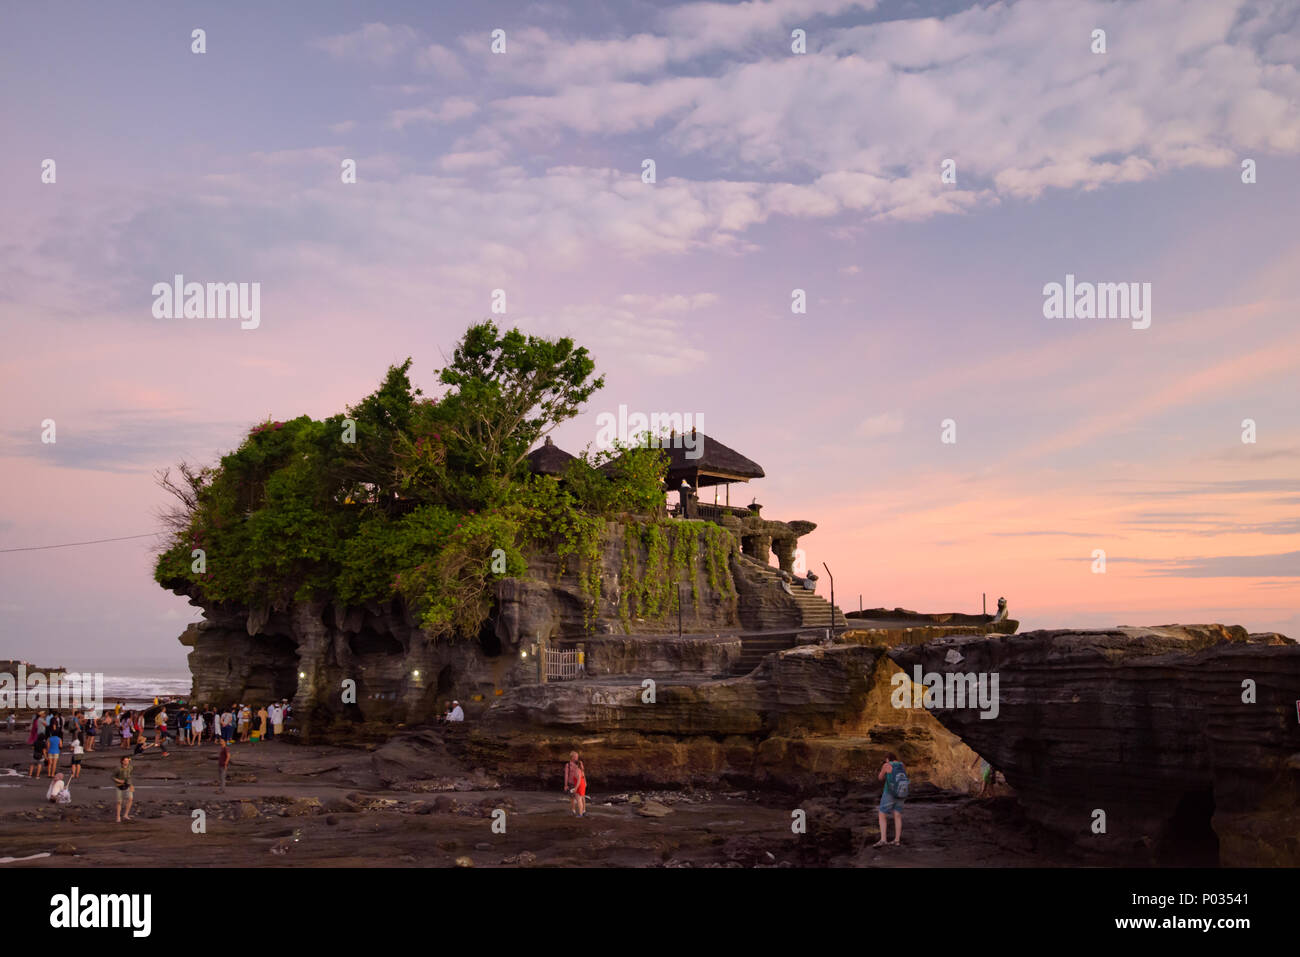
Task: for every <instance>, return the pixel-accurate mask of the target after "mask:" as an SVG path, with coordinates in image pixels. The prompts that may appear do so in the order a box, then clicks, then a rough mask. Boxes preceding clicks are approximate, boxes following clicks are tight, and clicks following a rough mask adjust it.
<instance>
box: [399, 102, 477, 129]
mask: <svg viewBox="0 0 1300 957" xmlns="http://www.w3.org/2000/svg"><path fill="white" fill-rule="evenodd" d="M477 112H478V104H476V103H475V102H474V101H473V100H470V99H466V98H465V97H463V96H449V97H447V99H445V100H443V101H442V103H440V104H439V105H438V106H436V107H433V106H417V107H410V108H406V109H400V110H393V111H392V112H391V113H390V114H388V126H389V128H390V129H394V130H401V129H404V128H406V127H407V126H411V125H412V124H415V123H455V122H456V121H457V120H463V119H466V118H468V117H471V116H473V115H474V114H475V113H477Z"/></svg>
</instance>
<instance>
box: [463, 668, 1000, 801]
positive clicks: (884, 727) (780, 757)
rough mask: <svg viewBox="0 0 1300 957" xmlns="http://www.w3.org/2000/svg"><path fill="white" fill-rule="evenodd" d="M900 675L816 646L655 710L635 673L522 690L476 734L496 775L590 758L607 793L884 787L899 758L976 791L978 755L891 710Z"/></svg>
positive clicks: (927, 719)
mask: <svg viewBox="0 0 1300 957" xmlns="http://www.w3.org/2000/svg"><path fill="white" fill-rule="evenodd" d="M897 670H898V669H897V667H896V666H895V665H894V664H893V662H891V661H890V660H889V659H888V658H887V657H886V655H885V649H884V648H880V647H869V646H865V645H855V644H844V645H833V646H829V647H823V646H817V645H810V646H803V647H798V648H791V649H789V650H787V651H783V652H781V653H779V654H776V655H773V656H771V657H769V658H767V659H765V660H764V661H763V663H762V664H761V665H760V666H759V667H758V668H756V669H755V670H754V671H753V672H752V673H751V674H749V675H746V676H743V677H736V678H728V679H723V680H696V681H688V680H683V679H681V678H680V677H679V678H677V679H675V680H672V681H671V682H668V681H656V682H655V686H654V700H653V702H651V701H650V700H649V696H648V694H647V690H648V689H647V688H645V687H644V686H643V684H642V679H641V676H638V675H635V674H632V675H626V676H624V678H623V680H621V681H614V680H609V681H583V682H561V683H550V684H545V685H529V686H522V687H517V688H513V689H511V690H510V691H508V692H507V693H506V694H505V695H504V696H503V697H502V698H501V699H500V700H499V701H498V702H497V703H496V704H494V705H493V707H492V708H490V709H489V710H488V712H487V713H486V714H485V715H484V716H483V718H482V720H481V721H480V722H479V723H478V724H477V725H476V726H475V727H474V728H473V729H471V738H470V751H471V753H472V755H473V757H474V759H475V760H476V761H479V762H482V763H485V764H488V765H490V766H491V767H492V768H493V769H494V773H496V774H499V775H502V776H505V777H509V778H513V779H515V780H520V781H528V782H537V783H541V784H549V783H553V782H552V781H551V779H552V778H554V776H555V773H556V769H557V768H558V767H559V764H560V763H563V761H564V760H565V758H566V757H567V755H568V752H569V751H570V750H573V749H577V750H579V751H581V752H582V754H583V756H584V760H585V761H586V762H587V767H588V774H589V776H591V777H592V779H593V780H596V779H599V780H600V781H601V786H602V787H604V786H609V787H622V786H655V785H665V786H666V785H673V786H682V785H685V784H694V785H700V786H712V785H718V784H728V783H730V784H738V785H756V786H774V787H780V788H787V789H791V790H815V789H817V788H825V787H831V786H840V787H862V788H866V789H869V790H879V788H880V785H879V784H878V783H877V782H876V771H877V769H878V768H879V767H880V764H881V762H882V761H883V760H884V756H885V753H886V752H887V751H891V750H892V751H894V752H896V753H898V754H899V755H900V757H901V758H902V760H903V761H904V762H905V763H907V764H908V767H909V773H910V774H911V776H912V777H913V779H914V780H918V781H921V782H929V783H933V784H936V785H939V786H942V787H958V788H963V787H967V786H969V785H971V784H972V783H973V782H974V781H975V772H974V771H973V769H972V768H971V763H972V760H973V758H974V755H973V753H972V752H971V751H970V750H969V749H967V748H966V747H965V746H964V745H962V743H961V742H960V740H959V739H958V738H957V737H956V736H955V735H953V734H951V733H950V732H948V731H946V730H944V728H942V727H941V726H940V725H939V724H938V722H936V721H935V720H934V718H933V717H931V716H930V715H929V714H927V713H926V712H925V711H923V710H901V709H896V708H894V707H893V706H892V705H891V703H890V690H891V684H890V676H891V675H892V674H893V673H895V672H896V671H897ZM646 677H653V676H650V675H646ZM557 762H558V763H557Z"/></svg>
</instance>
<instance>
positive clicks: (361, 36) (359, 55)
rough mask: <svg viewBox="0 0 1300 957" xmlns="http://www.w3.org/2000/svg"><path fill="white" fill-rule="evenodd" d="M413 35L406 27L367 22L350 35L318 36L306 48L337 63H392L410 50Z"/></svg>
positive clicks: (414, 34)
mask: <svg viewBox="0 0 1300 957" xmlns="http://www.w3.org/2000/svg"><path fill="white" fill-rule="evenodd" d="M415 42H416V33H415V31H414V30H412V29H411V28H410V27H407V26H389V25H388V24H386V23H367V24H365V25H364V26H362V27H360V28H358V29H356V30H353V31H352V32H351V33H340V34H337V35H335V36H329V37H319V38H317V39H315V40H312V41H311V43H310V45H311V46H313V47H315V48H316V49H318V50H324V51H325V52H326V53H328V54H329V55H330V56H332V57H334V58H335V59H337V60H351V61H363V62H367V63H371V64H374V65H376V66H385V65H387V64H390V63H392V62H393V61H394V60H396V59H397V58H398V57H399V56H401V55H402V54H404V53H406V52H407V51H408V50H410V49H411V48H412V47H413V46H414V44H415Z"/></svg>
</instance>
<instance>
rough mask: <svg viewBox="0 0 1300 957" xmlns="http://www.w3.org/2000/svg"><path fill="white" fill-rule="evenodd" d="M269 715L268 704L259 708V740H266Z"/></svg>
mask: <svg viewBox="0 0 1300 957" xmlns="http://www.w3.org/2000/svg"><path fill="white" fill-rule="evenodd" d="M269 717H270V716H269V715H268V714H267V713H266V705H262V707H260V708H258V709H257V738H258V740H259V741H265V740H266V726H267V724H268V723H269Z"/></svg>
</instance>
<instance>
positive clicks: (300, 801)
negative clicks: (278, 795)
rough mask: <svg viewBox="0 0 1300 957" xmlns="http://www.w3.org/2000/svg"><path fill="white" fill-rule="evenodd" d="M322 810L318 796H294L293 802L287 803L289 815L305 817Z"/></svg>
mask: <svg viewBox="0 0 1300 957" xmlns="http://www.w3.org/2000/svg"><path fill="white" fill-rule="evenodd" d="M323 810H324V807H323V806H322V805H321V803H320V798H314V797H305V798H295V799H294V802H293V804H291V805H289V816H290V817H307V816H309V815H312V814H320V813H321V811H323Z"/></svg>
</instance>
